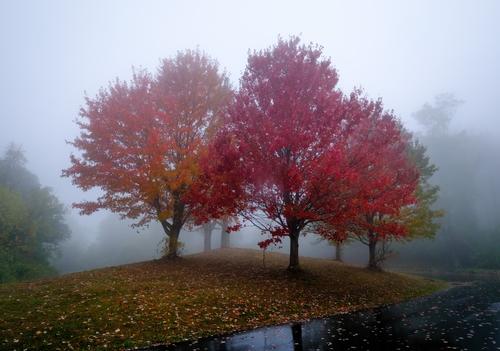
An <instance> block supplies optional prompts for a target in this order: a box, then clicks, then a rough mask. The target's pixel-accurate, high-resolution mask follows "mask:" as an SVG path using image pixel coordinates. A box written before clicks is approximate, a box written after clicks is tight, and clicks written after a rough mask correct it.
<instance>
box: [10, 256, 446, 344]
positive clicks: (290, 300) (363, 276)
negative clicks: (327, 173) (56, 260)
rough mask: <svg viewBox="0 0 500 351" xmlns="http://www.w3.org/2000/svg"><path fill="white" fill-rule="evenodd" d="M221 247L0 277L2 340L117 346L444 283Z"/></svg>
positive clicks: (368, 301) (339, 308)
mask: <svg viewBox="0 0 500 351" xmlns="http://www.w3.org/2000/svg"><path fill="white" fill-rule="evenodd" d="M287 259H288V257H287V256H286V255H282V254H277V253H267V254H266V260H265V261H266V265H265V266H263V259H262V252H261V251H256V250H245V249H220V250H215V251H213V252H210V253H203V254H195V255H189V256H185V257H183V258H181V259H179V260H177V261H162V260H156V261H149V262H143V263H137V264H130V265H124V266H118V267H111V268H105V269H98V270H93V271H88V272H81V273H74V274H69V275H65V276H62V277H59V278H54V279H47V280H41V281H36V282H29V283H17V284H4V285H0V349H18V350H23V349H37V350H38V349H50V350H53V349H55V350H57V349H60V350H67V349H91V350H96V349H121V348H127V347H132V346H146V345H148V344H151V343H159V342H162V343H170V342H176V341H180V340H186V339H196V338H199V337H202V336H207V335H213V334H220V333H227V332H232V331H236V330H242V329H251V328H255V327H258V326H263V325H269V324H277V323H284V322H288V321H297V320H304V319H308V318H311V317H320V316H326V315H333V314H336V313H344V312H348V311H353V310H358V309H363V308H369V307H374V306H379V305H382V304H389V303H395V302H400V301H402V300H406V299H410V298H414V297H417V296H421V295H425V294H429V293H431V292H433V291H436V290H438V289H440V288H441V287H443V283H440V282H437V281H433V280H428V279H422V278H416V277H411V276H406V275H401V274H394V273H384V272H370V271H367V270H365V269H362V268H357V267H351V266H348V265H344V264H341V263H336V262H334V261H330V260H324V259H313V258H304V257H302V258H301V267H302V271H301V272H295V273H289V272H287V271H286V270H285V268H286V266H287Z"/></svg>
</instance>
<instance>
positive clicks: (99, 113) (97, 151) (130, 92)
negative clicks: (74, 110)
mask: <svg viewBox="0 0 500 351" xmlns="http://www.w3.org/2000/svg"><path fill="white" fill-rule="evenodd" d="M231 96H232V91H231V88H230V85H229V82H228V79H227V77H226V75H225V74H224V73H223V72H220V70H219V68H218V64H217V62H215V61H214V60H212V59H210V58H208V57H207V56H206V55H205V54H203V53H200V52H199V51H189V50H188V51H185V52H180V53H178V54H177V56H176V57H174V58H173V59H165V60H163V62H162V64H161V66H160V68H159V70H158V72H157V73H156V74H155V75H150V74H148V73H147V72H145V71H141V72H138V73H134V75H133V78H132V80H131V82H130V83H126V82H122V81H119V80H116V82H115V83H114V84H111V85H110V86H109V87H108V88H107V89H101V91H100V92H99V94H98V95H97V96H96V97H95V98H93V99H92V98H86V106H85V107H84V108H82V109H81V112H80V117H81V119H80V120H79V121H78V125H79V127H80V129H81V130H82V131H81V134H80V136H79V137H78V138H76V139H75V140H74V141H73V142H72V145H73V146H74V147H75V148H76V149H77V150H79V151H80V152H81V154H80V156H75V155H71V163H72V165H71V167H70V168H68V169H66V170H64V171H63V176H66V177H71V178H72V181H73V183H74V184H75V185H77V186H78V187H79V188H81V189H83V190H89V189H91V188H99V189H100V190H101V191H102V195H101V196H99V197H98V199H97V200H95V201H85V202H81V203H77V204H74V206H75V207H77V208H79V209H80V210H81V213H82V214H91V213H93V212H95V211H97V210H99V209H109V210H111V211H112V212H115V213H118V214H120V215H121V216H122V217H123V218H125V217H128V218H131V219H134V220H136V225H137V226H141V225H145V224H147V223H148V222H150V221H151V220H157V221H159V222H160V223H161V225H162V227H163V229H164V231H165V233H166V235H167V236H168V250H167V251H168V254H167V257H169V258H175V257H177V244H178V238H179V233H180V230H181V228H182V227H183V226H184V225H185V224H186V222H188V221H189V220H190V218H191V209H190V205H189V204H188V203H186V201H185V199H184V195H185V194H186V192H188V190H189V188H190V186H191V185H192V184H193V182H195V181H196V179H197V177H198V175H199V167H198V161H199V157H200V155H201V154H202V153H203V149H204V148H205V147H206V145H207V141H208V139H209V136H210V135H211V134H212V133H213V130H214V128H215V127H216V126H217V124H218V121H219V118H220V116H221V114H222V113H223V111H224V109H225V107H226V105H227V103H228V102H229V100H230V99H231Z"/></svg>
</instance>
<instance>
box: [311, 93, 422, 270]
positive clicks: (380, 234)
mask: <svg viewBox="0 0 500 351" xmlns="http://www.w3.org/2000/svg"><path fill="white" fill-rule="evenodd" d="M357 102H358V104H359V109H360V111H362V113H363V115H364V117H362V118H360V119H359V123H358V124H357V125H356V127H355V128H354V130H353V132H352V133H351V134H350V136H349V142H348V145H349V146H348V148H347V149H346V151H347V157H348V158H349V159H350V162H351V165H354V164H355V165H356V171H357V175H358V177H357V179H356V182H355V183H353V184H351V186H353V187H354V188H355V189H356V190H355V191H354V192H353V193H355V194H356V195H355V201H353V202H351V204H352V205H353V206H354V209H355V211H356V213H357V215H356V216H355V217H353V218H352V219H351V220H350V221H349V223H348V224H347V226H346V227H347V228H348V230H343V231H341V232H337V231H336V230H335V228H334V227H329V226H322V227H321V229H323V230H320V233H322V234H323V235H324V236H327V237H330V238H333V239H334V240H335V241H336V242H341V241H342V240H344V239H345V238H346V234H349V233H350V234H351V235H353V236H355V237H357V238H358V239H359V240H360V241H361V242H362V243H364V244H366V245H367V246H368V248H369V263H368V267H369V268H371V269H379V263H380V260H379V257H378V255H377V252H376V250H377V244H378V243H380V242H382V244H383V243H384V242H385V240H387V239H389V238H391V239H394V238H402V237H405V236H406V235H407V234H408V228H407V223H405V221H402V220H401V217H400V213H401V210H402V209H404V208H407V207H409V206H414V205H415V204H416V197H415V196H416V191H417V187H418V183H419V172H418V168H417V165H416V164H415V163H414V162H413V161H412V160H411V159H410V157H409V153H408V151H409V147H410V141H411V139H410V137H411V136H410V134H408V133H407V132H406V131H405V130H404V129H403V128H402V126H401V124H400V123H399V121H398V120H397V118H395V117H394V115H393V114H392V113H391V112H387V111H384V110H383V105H382V102H381V101H380V100H379V101H369V100H367V99H365V98H361V97H358V99H357ZM328 229H330V230H328Z"/></svg>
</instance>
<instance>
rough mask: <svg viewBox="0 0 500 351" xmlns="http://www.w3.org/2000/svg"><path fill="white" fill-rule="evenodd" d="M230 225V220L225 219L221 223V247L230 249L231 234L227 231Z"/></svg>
mask: <svg viewBox="0 0 500 351" xmlns="http://www.w3.org/2000/svg"><path fill="white" fill-rule="evenodd" d="M228 225H229V221H228V220H226V219H225V220H223V221H222V223H221V231H220V247H221V248H223V249H228V248H230V247H231V242H230V234H229V233H228V232H227V227H228Z"/></svg>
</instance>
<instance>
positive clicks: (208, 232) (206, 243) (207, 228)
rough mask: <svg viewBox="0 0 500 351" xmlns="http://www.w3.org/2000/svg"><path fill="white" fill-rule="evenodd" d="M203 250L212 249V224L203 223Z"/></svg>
mask: <svg viewBox="0 0 500 351" xmlns="http://www.w3.org/2000/svg"><path fill="white" fill-rule="evenodd" d="M203 238H204V239H203V252H208V251H210V250H212V226H211V225H210V224H209V223H207V224H205V225H203Z"/></svg>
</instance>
